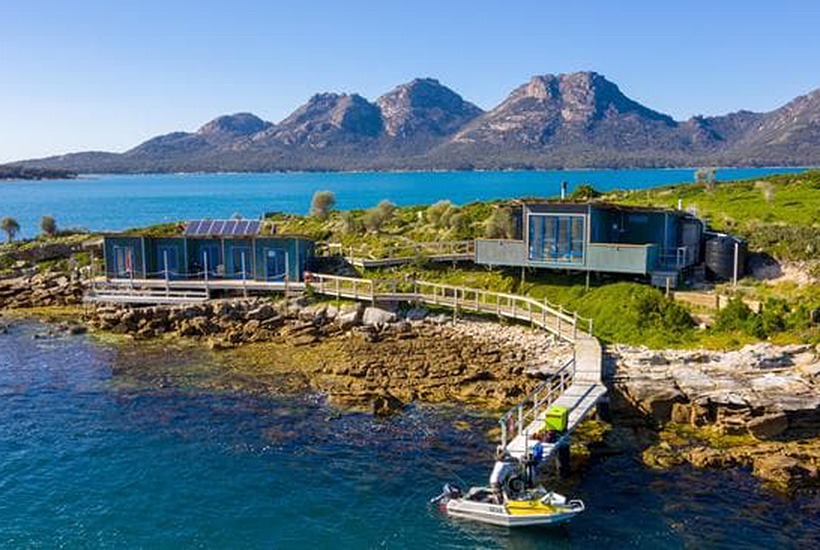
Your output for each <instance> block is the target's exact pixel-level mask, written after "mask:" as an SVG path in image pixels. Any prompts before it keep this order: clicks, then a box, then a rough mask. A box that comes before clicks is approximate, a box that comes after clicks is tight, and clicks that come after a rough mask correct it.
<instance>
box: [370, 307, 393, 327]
mask: <svg viewBox="0 0 820 550" xmlns="http://www.w3.org/2000/svg"><path fill="white" fill-rule="evenodd" d="M396 319H397V317H396V314H395V313H394V312H392V311H387V310H385V309H381V308H378V307H368V308H366V309H365V310H364V313H363V314H362V324H363V325H365V326H371V327H373V326H383V325H386V324H388V323H392V322H394V321H395V320H396Z"/></svg>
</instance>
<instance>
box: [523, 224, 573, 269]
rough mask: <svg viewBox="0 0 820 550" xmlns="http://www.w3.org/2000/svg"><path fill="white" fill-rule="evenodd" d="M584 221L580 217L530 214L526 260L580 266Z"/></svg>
mask: <svg viewBox="0 0 820 550" xmlns="http://www.w3.org/2000/svg"><path fill="white" fill-rule="evenodd" d="M585 230H586V219H585V218H584V217H583V216H555V215H549V214H530V217H529V234H528V239H529V259H530V260H532V261H536V262H561V263H582V262H583V261H584V242H585V240H586V239H585V233H586V231H585Z"/></svg>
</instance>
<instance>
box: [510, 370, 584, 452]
mask: <svg viewBox="0 0 820 550" xmlns="http://www.w3.org/2000/svg"><path fill="white" fill-rule="evenodd" d="M574 376H575V358H574V357H573V358H572V359H570V360H569V361H567V362H566V363H565V364H564V366H562V367H561V368H560V369H558V371H557V372H555V373H554V374H553V375H551V376H550V378H549V379H548V380H546V381H544V382H542V383H541V384H539V385H538V387H536V388H535V389H534V390H533V391H532V392H530V393H529V394H528V395H527V396H526V397H525V398H524V399H523V400H522V401H521V403H520V404H518V405H516V406H515V407H513V408H512V409H510V410H509V411H507V412H506V413H505V414H504V415H503V416H502V417H501V419H500V420H499V421H498V422H499V424H500V426H501V446H502V448H505V449H506V448H507V445H508V444H509V443H510V442H511V441H512V440H513V439H515V438H516V437H517V436H518V435H519V434H524V435H525V436H529V435H530V434H526V433H525V430H526V429H527V426H529V425H530V424H531V423H532V422H534V421H535V420H537V419H538V417H539V415H540V414H541V413H542V412H543V411H545V410H547V409H548V408H549V407H551V406H552V404H553V403H555V401H556V400H557V399H558V398H559V397H561V394H563V393H564V392H565V391H566V390H567V388H569V387H570V386H571V385H572V379H573V377H574Z"/></svg>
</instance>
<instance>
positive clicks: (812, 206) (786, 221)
mask: <svg viewBox="0 0 820 550" xmlns="http://www.w3.org/2000/svg"><path fill="white" fill-rule="evenodd" d="M606 198H607V200H613V201H614V202H620V203H625V204H638V205H654V206H666V207H670V208H676V207H677V205H678V199H680V200H681V201H682V202H683V207H684V208H686V209H689V208H694V209H695V211H696V213H697V215H698V216H700V217H702V218H704V219H706V220H708V221H709V223H710V225H711V226H712V227H713V228H714V229H717V230H720V231H729V232H732V233H733V234H737V235H740V236H742V237H744V238H746V239H747V240H748V242H749V246H750V248H751V249H752V250H757V251H764V252H767V253H769V254H771V255H772V256H774V257H776V258H778V259H780V260H812V261H814V260H820V171H817V170H814V171H809V172H805V173H801V174H788V175H778V176H769V177H766V178H761V179H758V180H750V181H740V182H727V183H719V184H717V185H716V186H715V188H714V190H712V191H709V190H706V189H705V188H704V187H703V186H698V185H677V186H671V187H664V188H660V189H650V190H645V191H620V192H613V193H611V194H609V195H607V197H606Z"/></svg>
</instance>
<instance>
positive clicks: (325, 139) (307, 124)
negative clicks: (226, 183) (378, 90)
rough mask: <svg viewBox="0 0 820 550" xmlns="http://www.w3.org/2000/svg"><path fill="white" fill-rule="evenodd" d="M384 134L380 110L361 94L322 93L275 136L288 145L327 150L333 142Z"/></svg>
mask: <svg viewBox="0 0 820 550" xmlns="http://www.w3.org/2000/svg"><path fill="white" fill-rule="evenodd" d="M381 130H382V118H381V113H380V112H379V108H378V107H377V106H376V105H375V104H373V103H371V102H369V101H367V100H366V99H365V98H363V97H362V96H360V95H358V94H336V93H321V94H316V95H314V96H313V97H311V98H310V99H309V100H308V101H307V103H305V104H304V105H302V106H301V107H299V108H298V109H296V110H295V111H294V112H293V113H292V114H291V115H290V116H289V117H287V118H286V119H285V120H283V121H282V122H281V123H280V124H279V125H278V126H277V127H276V130H275V132H274V136H275V138H276V139H278V140H280V141H282V142H284V143H286V144H288V145H293V144H298V143H308V144H313V145H315V146H326V145H328V144H330V143H331V142H337V141H350V140H358V139H362V138H375V137H377V136H378V135H379V134H380V133H381Z"/></svg>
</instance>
